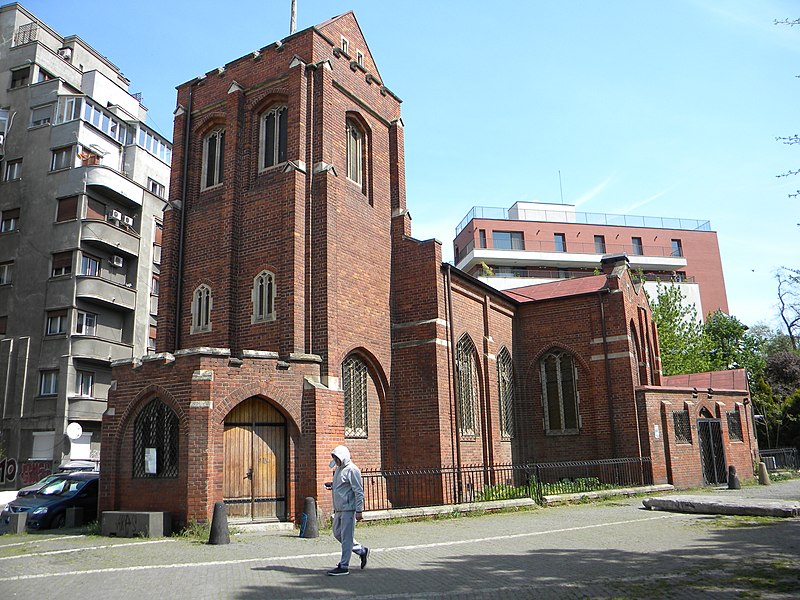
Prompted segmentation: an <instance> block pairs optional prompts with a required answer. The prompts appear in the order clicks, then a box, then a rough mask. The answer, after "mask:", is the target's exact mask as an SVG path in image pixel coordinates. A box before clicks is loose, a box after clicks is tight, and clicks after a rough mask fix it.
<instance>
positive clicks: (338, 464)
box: [325, 446, 369, 575]
mask: <svg viewBox="0 0 800 600" xmlns="http://www.w3.org/2000/svg"><path fill="white" fill-rule="evenodd" d="M331 456H332V457H333V460H332V461H331V462H330V465H329V466H330V468H331V469H333V468H334V467H335V468H336V471H335V472H334V473H333V482H332V483H331V485H330V489H331V490H333V537H335V538H336V539H337V540H338V541H339V542H340V543H341V544H342V558H341V559H340V560H339V564H338V565H336V568H334V569H331V570H330V571H328V575H347V574H348V573H350V554H351V553H355V554H357V555H358V556H359V557H361V568H362V569H363V568H364V567H366V566H367V558H369V548H367V547H366V546H362V545H361V544H359V543H358V542H357V541H356V540H355V537H354V535H355V530H356V521H360V520H361V519H362V511H363V510H364V484H363V483H362V482H361V471H360V470H359V469H358V467H357V466H356V465H355V464H354V463H353V461H352V460H350V450H348V449H347V446H336V448H334V449H333V452H331ZM325 487H328V484H327V483H326V484H325Z"/></svg>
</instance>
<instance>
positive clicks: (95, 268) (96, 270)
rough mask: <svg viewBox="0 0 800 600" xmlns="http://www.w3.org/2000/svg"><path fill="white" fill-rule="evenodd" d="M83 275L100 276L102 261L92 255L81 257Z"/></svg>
mask: <svg viewBox="0 0 800 600" xmlns="http://www.w3.org/2000/svg"><path fill="white" fill-rule="evenodd" d="M81 275H87V276H89V277H99V276H100V259H99V258H97V257H95V256H92V255H90V254H84V255H83V256H81Z"/></svg>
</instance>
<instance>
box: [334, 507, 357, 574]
mask: <svg viewBox="0 0 800 600" xmlns="http://www.w3.org/2000/svg"><path fill="white" fill-rule="evenodd" d="M355 532H356V513H355V511H352V510H346V511H343V512H337V513H334V514H333V537H335V538H336V539H337V541H339V542H340V543H341V544H342V558H341V560H340V561H339V565H340V566H341V567H343V568H345V569H346V568H348V567H349V566H350V554H352V553H355V554H358V555H359V556H361V554H363V552H364V548H363V547H362V546H361V544H359V543H358V542H357V541H356V540H355V537H353V536H354V535H355Z"/></svg>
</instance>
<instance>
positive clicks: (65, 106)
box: [56, 96, 81, 125]
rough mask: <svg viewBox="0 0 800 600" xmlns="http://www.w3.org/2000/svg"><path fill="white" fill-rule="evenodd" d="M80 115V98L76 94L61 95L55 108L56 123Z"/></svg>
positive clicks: (76, 117) (77, 117)
mask: <svg viewBox="0 0 800 600" xmlns="http://www.w3.org/2000/svg"><path fill="white" fill-rule="evenodd" d="M80 116H81V99H80V97H78V96H61V97H60V98H59V99H58V109H57V110H56V125H58V124H60V123H66V122H68V121H74V120H75V119H79V118H80Z"/></svg>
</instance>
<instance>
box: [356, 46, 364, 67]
mask: <svg viewBox="0 0 800 600" xmlns="http://www.w3.org/2000/svg"><path fill="white" fill-rule="evenodd" d="M356 62H357V63H358V64H360V65H361V66H362V67H363V66H364V53H363V52H362V51H361V50H356Z"/></svg>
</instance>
